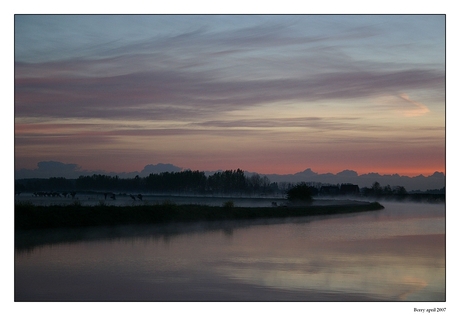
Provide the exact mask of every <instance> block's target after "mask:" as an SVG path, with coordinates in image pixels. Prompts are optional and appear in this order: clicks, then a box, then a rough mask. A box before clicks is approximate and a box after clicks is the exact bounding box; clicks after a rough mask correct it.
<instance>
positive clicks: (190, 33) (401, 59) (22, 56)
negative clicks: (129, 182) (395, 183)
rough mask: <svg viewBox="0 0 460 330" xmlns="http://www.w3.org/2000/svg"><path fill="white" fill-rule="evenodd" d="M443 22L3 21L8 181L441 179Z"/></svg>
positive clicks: (321, 18)
mask: <svg viewBox="0 0 460 330" xmlns="http://www.w3.org/2000/svg"><path fill="white" fill-rule="evenodd" d="M445 23H446V20H445V16H444V15H16V16H15V19H14V27H15V29H14V66H15V68H14V69H15V71H14V87H15V94H14V107H15V111H14V145H15V150H14V152H15V155H14V160H15V165H14V166H15V170H19V169H23V168H25V169H34V168H36V167H37V164H38V163H39V162H42V161H58V162H62V163H66V164H78V166H79V167H80V168H82V169H85V170H88V171H91V170H104V171H108V172H131V171H140V170H142V169H143V168H144V166H145V165H147V164H157V163H171V164H174V165H176V166H179V167H182V168H190V169H192V170H218V169H223V170H227V169H237V168H241V169H243V170H245V171H250V172H258V173H264V174H271V173H278V174H290V173H297V172H300V171H303V170H305V169H307V168H311V169H312V170H314V171H315V172H318V173H328V172H330V173H338V172H340V171H343V170H346V169H348V170H354V171H356V172H357V173H358V174H365V173H370V172H378V173H380V174H394V173H398V174H400V175H408V176H416V175H420V174H422V175H431V174H433V173H434V172H436V171H439V172H444V173H445V166H446V163H445V162H446V136H445V134H446V129H445V124H446V105H445V100H446V92H445V89H446V86H445V78H446V73H445V68H446V63H445V59H446V53H445V50H446V44H445V40H446V35H445V32H446V29H445Z"/></svg>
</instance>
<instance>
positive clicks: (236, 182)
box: [15, 169, 280, 194]
mask: <svg viewBox="0 0 460 330" xmlns="http://www.w3.org/2000/svg"><path fill="white" fill-rule="evenodd" d="M15 190H16V192H36V191H123V192H150V193H180V194H275V193H278V192H280V190H279V188H278V185H277V184H276V183H271V182H270V180H269V179H268V178H267V177H266V176H260V175H259V174H252V175H250V176H247V175H245V173H244V171H243V170H241V169H237V170H226V171H220V172H216V173H214V174H212V175H209V176H207V175H206V174H205V172H201V171H192V170H185V171H181V172H163V173H155V174H154V173H151V174H150V175H148V176H147V177H143V178H141V177H139V176H138V175H136V176H135V177H134V178H119V177H118V176H117V175H115V176H110V175H103V174H93V175H87V176H83V175H82V176H80V177H79V178H77V179H66V178H56V177H52V178H49V179H20V180H16V184H15Z"/></svg>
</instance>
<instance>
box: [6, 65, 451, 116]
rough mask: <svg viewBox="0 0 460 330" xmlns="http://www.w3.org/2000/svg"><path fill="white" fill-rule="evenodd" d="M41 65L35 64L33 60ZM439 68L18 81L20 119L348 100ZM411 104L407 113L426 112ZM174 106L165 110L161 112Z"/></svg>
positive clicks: (194, 112)
mask: <svg viewBox="0 0 460 330" xmlns="http://www.w3.org/2000/svg"><path fill="white" fill-rule="evenodd" d="M37 65H39V64H37ZM443 83H444V73H443V72H438V71H436V70H423V69H413V70H403V71H393V72H386V71H381V72H379V71H373V72H336V73H326V74H317V75H314V76H308V77H303V78H295V79H294V78H280V79H264V80H259V79H256V80H251V79H247V78H246V79H241V78H238V79H236V78H235V79H232V80H227V79H222V78H220V77H219V76H218V75H215V76H214V75H213V74H212V72H189V71H180V70H156V71H149V72H133V73H129V74H122V75H114V76H107V77H82V76H80V75H77V74H76V73H74V75H72V76H47V77H40V78H35V77H20V76H17V77H16V79H15V89H16V93H15V105H16V116H17V117H36V116H38V117H43V116H49V117H65V118H142V119H149V118H150V119H158V118H159V117H164V116H165V112H166V113H168V114H169V115H170V116H171V117H176V118H177V117H178V116H179V117H181V116H185V117H188V118H190V117H195V118H196V117H197V116H198V117H199V116H200V115H201V116H205V115H207V114H209V113H213V112H215V111H221V112H222V111H223V112H226V111H232V110H235V109H242V108H248V107H253V106H258V105H264V104H271V103H275V102H281V101H292V102H309V101H310V102H311V101H326V100H348V99H356V98H366V97H373V96H378V95H384V94H397V95H403V94H401V91H402V90H404V91H408V90H414V89H424V88H443ZM401 98H403V99H404V100H405V101H407V102H411V104H412V106H413V107H414V106H415V108H414V110H411V111H412V112H411V113H410V114H417V113H423V111H426V107H425V108H424V107H423V106H422V105H421V104H418V103H415V102H414V101H411V100H409V99H408V98H404V96H401ZM168 108H169V109H171V110H172V111H169V112H167V111H165V109H168Z"/></svg>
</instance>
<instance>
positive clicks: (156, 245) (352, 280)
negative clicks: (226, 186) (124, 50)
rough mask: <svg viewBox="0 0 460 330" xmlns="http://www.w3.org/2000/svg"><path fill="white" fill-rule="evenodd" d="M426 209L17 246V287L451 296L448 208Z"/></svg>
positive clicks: (73, 293)
mask: <svg viewBox="0 0 460 330" xmlns="http://www.w3.org/2000/svg"><path fill="white" fill-rule="evenodd" d="M397 207H399V206H397ZM424 207H425V206H423V205H422V206H419V208H417V210H414V211H413V214H415V216H409V217H408V214H407V212H401V213H400V214H401V215H400V217H399V218H398V217H395V211H394V210H393V209H391V208H387V209H386V210H384V211H382V212H369V213H362V214H355V215H350V216H337V217H330V218H329V219H324V218H323V219H322V220H321V221H320V220H319V218H317V220H318V221H313V222H311V223H286V224H274V225H258V226H253V227H247V228H234V229H233V230H232V231H230V232H225V231H222V230H212V231H206V230H204V231H193V232H188V233H187V232H185V233H182V234H180V235H173V236H170V237H166V236H165V237H162V236H143V237H140V236H132V237H124V238H116V239H110V240H108V239H105V240H103V239H102V240H95V241H83V242H78V243H60V244H55V245H44V246H39V247H36V248H34V249H32V250H30V251H27V252H21V253H19V252H17V253H16V257H15V272H16V274H15V292H16V294H17V299H19V300H21V299H25V300H27V299H26V298H25V297H35V298H29V299H32V300H34V299H38V300H48V299H51V300H53V299H55V300H69V299H70V300H98V299H101V300H104V301H105V300H135V301H140V300H160V301H164V300H180V301H181V300H193V301H197V300H224V301H226V300H239V301H241V300H249V301H253V300H270V301H277V300H313V301H319V300H329V299H330V295H334V294H335V295H337V297H339V298H335V299H339V300H340V299H342V300H343V299H348V298H347V297H351V298H349V299H350V300H353V299H355V300H361V298H360V297H367V298H366V299H370V300H391V301H399V300H407V301H410V300H412V301H443V300H444V299H445V221H444V213H443V212H444V209H443V206H439V205H438V206H437V207H433V206H426V210H425V211H424V210H420V208H422V209H423V208H424ZM436 208H437V210H438V212H437V214H436V212H434V210H436ZM387 211H389V212H387ZM385 212H386V213H385ZM21 297H22V298H21ZM37 297H38V298H37ZM50 297H51V298H50ZM53 297H54V298H53ZM72 297H73V298H72ZM331 299H332V298H331Z"/></svg>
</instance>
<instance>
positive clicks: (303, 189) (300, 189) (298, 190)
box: [287, 183, 313, 202]
mask: <svg viewBox="0 0 460 330" xmlns="http://www.w3.org/2000/svg"><path fill="white" fill-rule="evenodd" d="M311 196H312V191H311V189H310V187H309V186H307V185H306V184H305V183H299V184H297V185H295V186H294V187H293V188H291V189H289V190H288V191H287V199H288V200H290V201H302V202H310V201H312V199H313V198H312V197H311Z"/></svg>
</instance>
